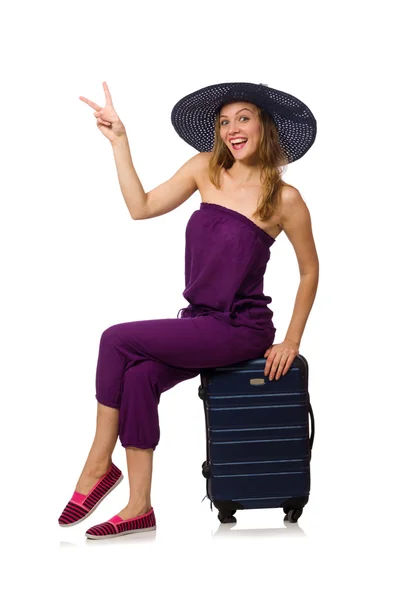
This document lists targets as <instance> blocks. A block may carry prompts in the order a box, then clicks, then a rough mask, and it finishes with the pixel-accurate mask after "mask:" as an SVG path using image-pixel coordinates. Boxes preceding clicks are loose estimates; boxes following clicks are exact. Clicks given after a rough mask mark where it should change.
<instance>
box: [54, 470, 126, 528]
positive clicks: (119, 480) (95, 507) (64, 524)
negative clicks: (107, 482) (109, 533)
mask: <svg viewBox="0 0 397 600" xmlns="http://www.w3.org/2000/svg"><path fill="white" fill-rule="evenodd" d="M123 479H124V475H121V476H120V477H119V479H118V480H117V481H116V483H114V484H113V485H112V487H111V488H109V489H108V491H107V492H106V494H104V495H103V496H102V498H101V499H100V500H99V501H98V502H97V503H96V504H95V506H93V507H92V508H91V510H90V511H88V513H87V514H86V515H84V517H81V519H79V520H78V521H73V523H58V525H59V526H60V527H73V525H78V524H79V523H81V522H82V521H84V520H85V519H87V517H89V516H90V515H92V513H93V512H94V510H96V509H97V508H98V506H99V505H100V503H101V502H102V500H105V498H106V496H107V495H108V494H110V492H112V491H113V490H114V488H116V487H117V486H118V485H119V483H121V482H122V481H123Z"/></svg>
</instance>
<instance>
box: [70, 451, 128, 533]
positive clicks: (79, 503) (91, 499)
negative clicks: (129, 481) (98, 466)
mask: <svg viewBox="0 0 397 600" xmlns="http://www.w3.org/2000/svg"><path fill="white" fill-rule="evenodd" d="M122 480H123V475H122V473H121V471H120V469H118V468H117V467H116V465H114V464H113V463H112V464H111V467H110V469H109V470H108V471H107V473H105V475H104V476H103V477H101V479H100V480H99V481H98V482H97V483H96V484H95V485H94V486H93V487H92V488H91V490H90V491H89V492H88V494H85V495H84V494H80V493H79V492H76V491H75V492H74V494H73V496H72V497H71V499H70V500H69V502H68V503H67V505H66V506H65V508H64V509H63V512H62V514H61V516H60V517H59V519H58V523H59V525H60V526H61V527H70V525H77V523H81V521H84V519H86V518H87V517H88V516H89V515H90V514H91V513H92V512H94V510H95V509H96V508H97V506H99V504H100V503H101V502H102V500H103V499H104V498H106V496H107V495H108V494H110V492H111V491H112V490H114V488H115V487H116V486H118V484H119V483H121V481H122Z"/></svg>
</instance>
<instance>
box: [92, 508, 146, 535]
mask: <svg viewBox="0 0 397 600" xmlns="http://www.w3.org/2000/svg"><path fill="white" fill-rule="evenodd" d="M154 529H156V517H155V515H154V510H153V508H151V509H150V510H149V512H147V513H145V514H143V515H139V516H138V517H133V518H132V519H125V520H124V519H122V518H121V517H119V516H118V515H116V516H115V517H112V518H111V519H109V521H105V522H104V523H101V524H100V525H94V527H90V529H88V531H86V532H85V534H86V536H87V537H88V538H89V539H91V540H103V539H105V538H114V537H119V535H127V534H128V533H139V532H143V531H153V530H154Z"/></svg>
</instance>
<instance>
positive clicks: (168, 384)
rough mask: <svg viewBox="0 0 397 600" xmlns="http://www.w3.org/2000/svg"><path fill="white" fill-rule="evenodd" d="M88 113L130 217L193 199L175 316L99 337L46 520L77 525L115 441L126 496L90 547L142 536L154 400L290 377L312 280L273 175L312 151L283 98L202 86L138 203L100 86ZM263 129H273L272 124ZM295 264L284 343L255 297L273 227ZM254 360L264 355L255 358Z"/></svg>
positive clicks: (310, 121)
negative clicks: (259, 376)
mask: <svg viewBox="0 0 397 600" xmlns="http://www.w3.org/2000/svg"><path fill="white" fill-rule="evenodd" d="M103 87H104V92H105V98H106V103H105V106H104V107H103V108H102V107H100V106H98V105H97V104H96V103H95V102H92V101H91V100H88V99H87V98H84V97H83V96H80V99H81V100H82V101H83V102H85V103H86V104H88V105H89V106H91V107H92V108H93V109H94V110H95V112H94V116H95V118H96V120H97V126H98V128H99V130H100V131H101V133H102V134H103V135H104V136H105V137H106V138H107V139H108V140H109V141H110V143H111V144H112V148H113V153H114V158H115V161H116V166H117V174H118V179H119V183H120V187H121V191H122V193H123V197H124V199H125V202H126V204H127V207H128V210H129V212H130V215H131V217H132V218H133V219H134V220H139V219H149V218H153V217H157V216H160V215H163V214H165V213H167V212H169V211H171V210H174V209H175V208H177V207H178V206H180V205H181V204H182V203H183V202H185V201H186V200H187V199H188V198H190V196H191V195H192V194H193V193H194V192H195V191H196V190H198V191H199V192H200V195H201V198H202V202H201V204H200V208H199V209H198V210H196V211H194V212H193V214H192V216H191V217H190V219H189V222H188V224H187V227H186V255H185V283H186V288H185V290H184V292H183V296H184V297H185V299H186V300H187V301H188V302H189V305H188V306H187V307H185V308H183V309H181V311H179V312H182V316H181V317H182V318H180V319H179V318H178V316H179V313H178V316H177V318H176V319H156V320H147V321H133V322H131V323H120V324H118V325H113V326H111V327H109V328H108V329H106V330H105V331H104V332H103V333H102V336H101V340H100V346H99V356H98V363H97V372H96V399H97V401H98V405H97V411H98V412H97V427H96V434H95V438H94V441H93V444H92V447H91V450H90V452H89V455H88V458H87V460H86V463H85V466H84V468H83V471H82V473H81V475H80V478H79V480H78V482H77V485H76V489H75V492H74V494H73V496H72V498H71V500H70V501H69V502H68V504H67V505H66V507H65V509H64V511H63V513H62V515H61V517H60V518H59V524H60V525H62V526H70V525H74V524H76V523H80V522H81V521H82V520H83V519H85V518H87V517H88V516H89V515H90V514H91V513H92V512H93V511H94V510H95V508H96V507H97V506H98V505H99V503H100V502H101V501H102V500H103V498H105V496H106V495H107V494H108V493H110V491H112V490H113V489H114V488H115V487H116V486H117V485H118V484H119V483H120V482H121V480H122V478H123V475H122V473H121V471H120V470H119V469H118V468H117V467H116V466H115V465H114V464H113V463H112V452H113V449H114V447H115V444H116V441H117V438H118V437H120V442H121V444H122V446H123V447H124V448H125V450H126V456H127V466H128V477H129V484H130V497H129V502H128V504H127V506H126V507H125V508H124V509H123V510H121V511H120V512H119V513H118V514H117V515H115V516H114V517H112V518H111V519H109V520H108V521H106V522H105V523H101V524H100V525H96V526H93V527H91V528H90V529H89V530H88V531H87V532H86V536H87V537H88V538H91V539H98V538H100V539H102V538H105V537H116V536H119V535H124V534H128V533H133V532H136V531H151V530H153V529H155V528H156V520H155V515H154V510H153V507H152V505H151V497H150V493H151V480H152V465H153V452H154V450H155V448H156V446H157V444H158V442H159V439H160V427H159V421H158V403H159V400H160V395H161V393H162V392H164V391H166V390H169V389H170V388H172V387H173V386H175V385H176V384H177V383H179V382H181V381H184V380H186V379H190V378H193V377H196V376H197V375H199V373H200V370H201V369H203V368H211V367H216V366H222V365H229V364H234V363H237V362H240V361H244V360H249V359H252V358H257V357H258V356H260V355H264V357H265V358H266V359H267V360H266V366H265V371H264V373H265V375H266V376H267V375H268V376H269V379H273V378H276V379H279V378H280V376H281V375H285V374H286V373H287V371H288V369H289V368H290V366H291V364H292V362H293V360H294V358H295V356H297V354H298V352H299V344H300V340H301V337H302V335H303V331H304V327H305V325H306V321H307V318H308V316H309V313H310V310H311V307H312V304H313V302H314V298H315V295H316V290H317V284H318V269H319V267H318V258H317V253H316V248H315V244H314V240H313V235H312V230H311V221H310V214H309V211H308V209H307V207H306V204H305V202H304V201H303V199H302V197H301V196H300V194H299V192H298V190H296V189H295V188H294V187H292V186H289V185H287V184H286V183H285V182H283V181H282V179H281V170H282V166H283V165H285V164H287V163H288V162H292V161H294V160H297V159H298V158H300V157H301V156H303V154H305V152H307V150H308V149H309V148H310V146H311V145H312V144H313V142H314V139H315V136H316V121H315V119H314V117H313V115H312V113H311V112H310V110H309V109H308V108H307V106H305V105H304V104H303V103H302V102H301V101H299V100H298V99H297V98H295V97H293V96H291V95H289V94H286V93H284V92H280V91H279V90H275V89H273V88H269V87H268V86H264V85H262V84H259V85H257V84H250V83H226V84H217V85H213V86H208V87H207V88H203V89H201V90H198V91H197V92H194V93H193V94H189V95H188V96H186V97H185V98H182V99H181V100H180V101H179V102H178V103H177V104H176V105H175V106H174V108H173V111H172V114H171V120H172V123H173V126H174V128H175V129H176V131H177V133H178V134H179V135H180V136H181V137H182V139H184V140H185V141H187V142H188V143H189V144H191V145H192V146H193V147H194V148H196V149H197V150H198V151H199V153H198V154H196V155H195V156H193V157H192V158H191V159H190V160H188V161H187V162H186V163H185V164H184V165H183V166H182V167H181V168H180V169H179V170H178V171H177V172H176V173H175V175H174V176H173V177H171V179H169V180H168V181H166V182H165V183H163V184H161V185H159V186H158V187H156V188H155V189H154V190H151V191H150V192H148V193H145V191H144V189H143V187H142V185H141V182H140V180H139V178H138V176H137V174H136V172H135V169H134V166H133V163H132V159H131V154H130V149H129V144H128V138H127V134H126V130H125V127H124V125H123V123H122V122H121V121H120V119H119V117H118V115H117V113H116V111H115V109H114V106H113V103H112V99H111V96H110V92H109V89H108V86H107V85H106V83H105V82H104V83H103ZM276 124H277V125H276ZM282 230H283V231H284V232H285V233H286V235H287V237H288V239H289V240H290V241H291V243H292V245H293V247H294V250H295V252H296V255H297V259H298V264H299V270H300V275H301V282H300V285H299V289H298V293H297V298H296V302H295V306H294V312H293V315H292V319H291V323H290V326H289V328H288V331H287V334H286V337H285V339H284V340H283V341H282V342H281V343H279V344H273V342H274V337H275V332H276V329H275V327H274V325H273V322H272V316H273V312H272V311H271V309H270V308H269V306H268V305H269V304H270V302H271V298H270V296H265V295H264V294H263V276H264V273H265V270H266V265H267V262H268V260H269V258H270V247H271V246H272V244H274V242H275V241H276V238H277V237H278V235H279V234H280V232H281V231H282ZM263 353H264V354H263Z"/></svg>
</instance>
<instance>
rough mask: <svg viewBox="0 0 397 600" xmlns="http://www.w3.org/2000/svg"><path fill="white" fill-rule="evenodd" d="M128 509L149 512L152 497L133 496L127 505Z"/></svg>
mask: <svg viewBox="0 0 397 600" xmlns="http://www.w3.org/2000/svg"><path fill="white" fill-rule="evenodd" d="M126 508H128V510H133V511H137V510H138V511H140V512H148V511H149V510H150V509H151V508H152V503H151V500H150V498H149V499H147V498H131V499H130V500H129V502H128V504H127V506H126Z"/></svg>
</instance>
